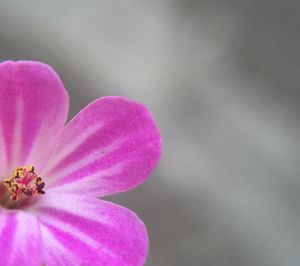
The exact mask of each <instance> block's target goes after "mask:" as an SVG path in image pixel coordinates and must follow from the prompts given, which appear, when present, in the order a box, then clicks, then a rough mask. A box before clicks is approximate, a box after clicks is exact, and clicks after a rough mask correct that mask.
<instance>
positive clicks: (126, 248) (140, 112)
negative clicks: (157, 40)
mask: <svg viewBox="0 0 300 266" xmlns="http://www.w3.org/2000/svg"><path fill="white" fill-rule="evenodd" d="M68 109H69V99H68V93H67V91H66V90H65V89H64V86H63V84H62V82H61V80H60V78H59V77H58V75H57V74H56V73H55V72H54V71H53V70H52V68H51V67H49V66H47V65H45V64H43V63H39V62H33V61H19V62H12V61H6V62H3V63H1V64H0V255H1V256H0V265H1V266H2V265H3V266H4V265H5V266H6V265H13V266H14V265H25V266H27V265H28V266H29V265H30V266H35V265H38V266H41V265H47V266H48V265H75V266H76V265H113V266H122V265H126V266H131V265H134V266H139V265H143V264H144V263H145V260H146V257H147V253H148V235H147V231H146V228H145V225H144V224H143V222H142V221H141V220H140V219H139V218H138V216H137V215H136V214H135V213H133V212H132V211H130V210H128V209H126V208H124V207H121V206H118V205H116V204H114V203H111V202H107V201H105V200H103V199H101V198H102V197H104V196H109V195H113V194H116V193H119V192H124V191H127V190H129V189H131V188H134V187H135V186H137V185H139V184H140V183H142V182H143V181H144V180H145V179H146V178H147V177H149V175H150V174H151V172H152V171H153V169H154V168H155V166H156V165H157V163H158V160H159V157H160V154H161V149H162V140H161V137H160V133H159V130H158V127H157V125H156V123H155V121H154V119H153V117H152V115H151V114H150V113H149V111H148V110H147V109H146V108H145V107H144V106H143V105H141V104H139V103H137V102H135V101H132V100H128V99H126V98H123V97H116V96H110V97H103V98H100V99H97V100H95V101H93V102H92V103H90V104H89V105H88V106H86V107H85V108H84V109H83V110H81V111H80V112H79V113H78V114H77V115H76V116H75V117H74V118H73V119H72V120H71V121H69V122H68V123H66V119H67V115H68Z"/></svg>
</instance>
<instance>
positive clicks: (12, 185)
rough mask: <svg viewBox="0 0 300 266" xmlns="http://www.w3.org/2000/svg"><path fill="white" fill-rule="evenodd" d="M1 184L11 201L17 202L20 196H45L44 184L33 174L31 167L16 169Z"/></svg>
mask: <svg viewBox="0 0 300 266" xmlns="http://www.w3.org/2000/svg"><path fill="white" fill-rule="evenodd" d="M3 184H4V186H5V187H6V188H7V190H8V191H9V193H10V197H9V198H10V199H11V200H13V201H17V200H18V199H19V198H20V197H21V196H22V195H26V196H28V197H30V196H36V195H40V194H45V191H44V190H43V188H44V187H45V182H44V181H43V179H42V178H41V177H39V176H38V175H37V174H36V173H35V172H34V167H33V166H30V167H18V168H16V169H15V170H14V171H13V174H12V175H11V176H10V177H8V178H6V179H4V182H3Z"/></svg>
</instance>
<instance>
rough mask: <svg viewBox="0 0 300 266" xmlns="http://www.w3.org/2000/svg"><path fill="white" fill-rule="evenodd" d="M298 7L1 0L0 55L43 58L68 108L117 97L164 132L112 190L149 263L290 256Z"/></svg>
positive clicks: (252, 0)
mask: <svg viewBox="0 0 300 266" xmlns="http://www.w3.org/2000/svg"><path fill="white" fill-rule="evenodd" d="M299 47H300V2H299V1H297V0H265V1H262V0H248V1H247V0H232V1H231V0H229V1H224V0H157V1H156V0H153V1H152V0H148V1H147V0H122V1H117V0H110V1H102V0H100V1H99V0H98V1H96V0H91V1H80V0H72V1H71V0H70V1H63V0H53V1H34V0H26V1H10V0H6V1H1V2H0V59H1V60H5V59H32V60H39V61H43V62H46V63H48V64H50V65H51V66H52V67H53V68H54V69H56V71H57V72H58V73H59V74H60V76H61V78H62V80H63V82H64V84H65V86H66V88H68V90H69V92H70V96H71V112H70V117H72V116H73V115H74V114H76V113H77V112H78V111H79V110H80V109H81V108H82V107H84V106H85V105H86V104H88V103H89V102H90V101H92V100H93V99H96V98H98V97H101V96H105V95H122V96H126V97H129V98H132V99H135V100H137V101H139V102H142V103H144V104H145V105H146V106H148V107H149V109H150V110H151V112H152V113H153V115H154V116H155V118H156V120H157V122H158V124H159V126H160V129H161V133H162V135H163V138H164V154H163V157H162V160H161V162H160V164H159V167H158V168H157V170H156V171H155V172H154V173H153V175H152V177H151V178H150V179H149V180H148V181H147V182H145V183H144V184H142V185H141V186H139V187H138V188H136V189H135V190H132V191H130V192H128V193H124V194H121V195H116V196H113V197H110V198H109V199H110V200H113V201H115V202H118V203H120V204H122V205H124V206H127V207H128V208H130V209H132V210H134V211H135V212H136V213H138V215H139V216H140V217H141V218H142V219H143V220H144V222H145V223H146V225H147V227H148V230H149V234H150V254H149V258H148V261H147V264H146V265H147V266H169V265H170V266H185V265H187V266H193V265H195V266H198V265H203V266H256V265H258V266H283V265H284V266H296V265H299V263H300V262H299V261H300V204H299V201H300V193H299V190H300V179H299V170H300V163H299V155H300V142H299V133H300V124H299V117H300V90H299V88H300V48H299Z"/></svg>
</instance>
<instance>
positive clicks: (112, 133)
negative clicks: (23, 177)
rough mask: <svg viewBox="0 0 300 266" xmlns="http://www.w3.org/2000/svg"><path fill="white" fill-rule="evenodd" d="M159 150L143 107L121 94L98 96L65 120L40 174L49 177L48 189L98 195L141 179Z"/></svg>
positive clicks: (152, 124) (156, 133)
mask: <svg viewBox="0 0 300 266" xmlns="http://www.w3.org/2000/svg"><path fill="white" fill-rule="evenodd" d="M160 153H161V138H160V134H159V131H158V128H157V126H156V124H155V122H154V120H153V118H152V116H151V114H150V113H149V112H148V110H147V109H146V108H145V107H143V106H142V105H140V104H138V103H136V102H134V101H130V100H127V99H125V98H122V97H104V98H101V99H98V100H97V101H95V102H93V103H91V104H90V105H88V106H87V107H86V108H85V109H83V110H82V111H81V112H80V113H79V114H78V115H77V116H76V117H75V118H74V119H73V120H72V121H71V122H70V123H69V124H68V125H67V126H66V128H65V130H64V131H63V133H62V136H61V137H60V139H59V141H58V144H57V146H56V149H55V150H54V152H53V156H52V157H51V160H49V164H48V165H47V167H46V170H45V172H43V176H44V177H48V178H49V179H51V180H49V181H48V182H52V183H51V184H50V183H49V185H47V187H48V189H49V187H52V188H53V189H58V190H61V191H63V192H64V193H66V192H67V191H69V192H71V193H73V192H75V193H89V194H92V195H95V196H96V195H97V196H104V195H109V194H113V193H117V192H121V191H126V190H128V189H130V188H132V187H134V186H136V185H137V184H139V183H141V182H142V181H143V180H144V179H145V178H146V177H148V176H149V175H150V173H151V172H152V170H153V168H154V167H155V166H156V164H157V161H158V159H159V156H160ZM58 178H59V179H58Z"/></svg>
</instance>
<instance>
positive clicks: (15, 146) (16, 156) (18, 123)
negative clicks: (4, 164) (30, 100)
mask: <svg viewBox="0 0 300 266" xmlns="http://www.w3.org/2000/svg"><path fill="white" fill-rule="evenodd" d="M15 110H16V119H15V125H14V133H13V138H12V140H13V141H12V143H11V145H12V151H11V152H12V160H11V162H12V165H11V166H13V167H14V166H17V165H18V164H19V163H20V156H21V144H22V129H23V122H24V121H23V115H24V102H23V100H22V98H20V97H18V98H16V109H15Z"/></svg>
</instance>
